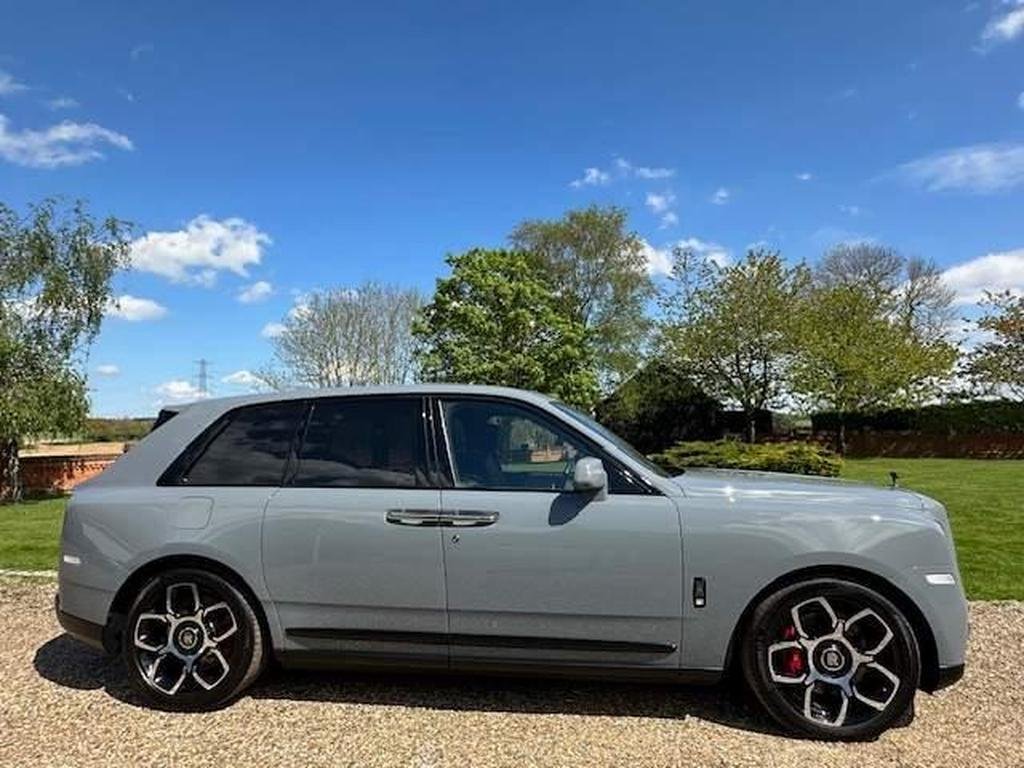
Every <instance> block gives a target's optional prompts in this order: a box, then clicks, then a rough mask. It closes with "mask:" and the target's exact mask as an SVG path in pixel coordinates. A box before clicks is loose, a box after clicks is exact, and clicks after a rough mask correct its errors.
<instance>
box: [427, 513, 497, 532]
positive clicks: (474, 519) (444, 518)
mask: <svg viewBox="0 0 1024 768" xmlns="http://www.w3.org/2000/svg"><path fill="white" fill-rule="evenodd" d="M497 521H498V513H497V512H494V511H491V510H484V509H446V510H444V511H442V512H441V525H446V526H451V527H453V528H480V527H482V526H485V525H494V523H496V522H497Z"/></svg>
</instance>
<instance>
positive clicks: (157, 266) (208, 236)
mask: <svg viewBox="0 0 1024 768" xmlns="http://www.w3.org/2000/svg"><path fill="white" fill-rule="evenodd" d="M270 242H271V240H270V237H269V236H268V235H267V234H266V233H264V232H261V231H260V230H259V229H257V228H256V227H255V226H254V225H252V224H250V223H249V222H247V221H245V220H244V219H239V218H229V219H223V220H220V221H218V220H216V219H211V218H210V217H209V216H207V215H205V214H201V215H199V216H196V217H195V218H194V219H192V221H190V222H189V223H188V224H186V225H185V228H184V229H179V230H176V231H174V232H149V233H147V234H145V235H143V236H142V237H140V238H138V239H137V240H135V241H134V242H133V243H132V248H131V260H132V266H133V267H134V268H135V269H138V270H141V271H143V272H152V273H153V274H157V275H161V276H163V277H166V278H169V279H171V280H173V281H174V282H179V283H198V284H200V285H205V286H210V285H212V284H213V283H214V282H215V281H216V279H217V272H219V271H222V270H226V271H228V272H233V273H234V274H236V275H240V276H242V277H246V276H247V275H248V271H247V269H248V267H250V266H252V265H255V264H259V263H260V260H261V259H262V258H263V249H264V247H266V246H267V245H269V244H270Z"/></svg>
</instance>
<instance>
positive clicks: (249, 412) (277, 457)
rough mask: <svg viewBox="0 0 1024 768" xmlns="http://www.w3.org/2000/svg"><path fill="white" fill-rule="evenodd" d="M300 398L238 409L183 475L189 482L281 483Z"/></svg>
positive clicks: (300, 410) (302, 405) (302, 407)
mask: <svg viewBox="0 0 1024 768" xmlns="http://www.w3.org/2000/svg"><path fill="white" fill-rule="evenodd" d="M305 407H306V404H305V403H304V402H302V401H301V400H297V401H291V402H285V403H267V404H266V405H253V406H248V407H246V408H239V409H238V410H237V411H234V412H233V413H232V414H231V415H230V416H229V420H228V423H227V425H226V426H225V427H224V428H223V429H222V430H221V431H220V432H219V433H218V434H217V435H216V436H215V437H214V438H213V440H211V441H210V444H209V445H207V446H206V450H204V451H203V453H202V455H200V457H199V458H198V459H197V460H196V462H195V463H194V464H193V465H192V468H191V469H189V471H188V473H187V474H186V476H185V478H184V481H185V482H186V483H188V484H189V485H280V483H281V480H282V477H283V476H284V468H285V464H286V463H287V461H288V453H289V451H290V450H291V445H292V440H293V438H294V436H295V430H296V428H297V427H298V423H299V420H300V418H301V417H302V414H303V411H304V410H305Z"/></svg>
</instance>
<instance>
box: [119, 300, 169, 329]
mask: <svg viewBox="0 0 1024 768" xmlns="http://www.w3.org/2000/svg"><path fill="white" fill-rule="evenodd" d="M106 314H107V315H108V316H109V317H116V318H119V319H121V320H127V321H128V322H130V323H138V322H142V321H144V320H159V319H160V318H161V317H163V316H164V315H166V314H167V307H165V306H164V305H163V304H160V303H158V302H155V301H153V300H152V299H140V298H138V297H136V296H132V295H131V294H127V293H125V294H122V295H121V296H117V297H115V298H111V299H109V300H108V301H107V309H106Z"/></svg>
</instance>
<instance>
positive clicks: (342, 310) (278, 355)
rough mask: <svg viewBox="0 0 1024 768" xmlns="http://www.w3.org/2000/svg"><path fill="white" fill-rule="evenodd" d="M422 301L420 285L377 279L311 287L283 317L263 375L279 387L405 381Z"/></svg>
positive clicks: (411, 363)
mask: <svg viewBox="0 0 1024 768" xmlns="http://www.w3.org/2000/svg"><path fill="white" fill-rule="evenodd" d="M421 304H422V300H421V298H420V296H419V294H418V293H417V292H416V291H411V290H406V289H402V288H397V287H394V286H389V285H381V284H378V283H374V282H368V283H364V284H363V285H361V286H359V287H358V288H354V289H349V288H344V289H343V288H337V289H334V290H330V291H322V292H315V293H311V294H309V295H308V296H305V297H304V298H303V299H302V300H301V301H300V302H299V303H298V304H297V305H296V306H295V307H294V308H293V309H292V311H291V312H289V314H288V316H287V317H286V318H285V319H284V323H283V325H284V329H283V330H282V331H281V333H280V334H278V335H277V336H276V337H274V339H273V346H274V358H275V361H274V363H273V364H272V365H271V366H270V367H269V368H267V369H264V370H262V371H260V373H259V377H260V378H261V379H262V380H263V381H265V382H266V383H267V384H269V385H270V386H271V387H273V388H275V389H281V388H283V387H285V386H294V385H301V386H313V387H347V386H353V385H364V384H403V383H406V382H408V381H410V380H411V379H412V375H413V372H414V368H415V363H414V360H413V347H414V341H413V336H412V323H413V319H414V318H415V316H416V313H417V312H418V311H419V308H420V305H421Z"/></svg>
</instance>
